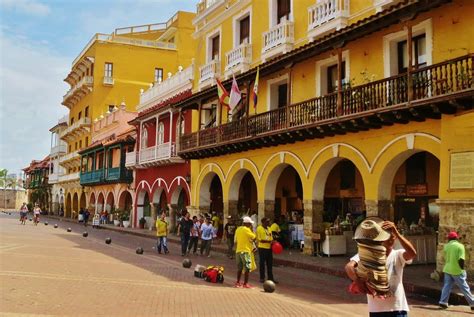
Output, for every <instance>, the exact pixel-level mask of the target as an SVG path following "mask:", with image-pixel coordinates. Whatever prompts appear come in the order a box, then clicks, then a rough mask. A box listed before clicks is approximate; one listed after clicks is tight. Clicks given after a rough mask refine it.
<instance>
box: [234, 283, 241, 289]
mask: <svg viewBox="0 0 474 317" xmlns="http://www.w3.org/2000/svg"><path fill="white" fill-rule="evenodd" d="M234 287H235V288H242V284H241V283H240V282H235V284H234Z"/></svg>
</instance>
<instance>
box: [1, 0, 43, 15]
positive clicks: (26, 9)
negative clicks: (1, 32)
mask: <svg viewBox="0 0 474 317" xmlns="http://www.w3.org/2000/svg"><path fill="white" fill-rule="evenodd" d="M0 4H1V6H2V8H4V9H6V10H14V11H17V12H19V13H25V14H29V15H35V16H46V15H48V14H49V13H50V12H51V9H50V7H48V6H47V5H46V4H44V3H40V2H38V1H36V0H2V1H0Z"/></svg>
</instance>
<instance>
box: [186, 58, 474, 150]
mask: <svg viewBox="0 0 474 317" xmlns="http://www.w3.org/2000/svg"><path fill="white" fill-rule="evenodd" d="M473 64H474V54H469V55H466V56H462V57H458V58H455V59H452V60H448V61H446V62H442V63H438V64H435V65H431V66H427V67H423V68H420V69H418V70H414V71H412V72H411V74H410V75H408V74H402V75H398V76H393V77H389V78H385V79H382V80H378V81H374V82H370V83H368V84H364V85H360V86H355V87H346V88H345V89H343V90H341V91H339V92H335V93H332V94H328V95H325V96H321V97H316V98H313V99H309V100H306V101H303V102H300V103H297V104H292V105H290V106H287V107H283V108H280V109H276V110H271V111H267V112H263V113H260V114H257V115H254V116H250V117H248V118H242V119H240V120H237V121H233V122H229V123H226V124H223V125H220V126H217V127H212V128H208V129H204V130H201V131H198V132H194V133H191V134H186V135H183V136H182V137H181V142H180V148H179V153H178V154H179V156H181V157H182V158H184V159H199V158H204V157H212V156H218V155H224V154H229V153H234V152H241V151H246V150H251V149H255V148H260V147H267V146H274V145H278V144H287V143H294V142H296V141H303V140H306V139H314V138H323V137H325V136H333V135H336V134H346V133H348V132H358V131H365V130H369V129H374V128H381V127H382V126H384V125H393V124H394V123H408V122H410V121H424V120H425V119H426V118H432V119H440V118H441V114H454V113H456V111H458V110H463V109H470V108H472V105H473V99H474V98H473V97H474V67H473Z"/></svg>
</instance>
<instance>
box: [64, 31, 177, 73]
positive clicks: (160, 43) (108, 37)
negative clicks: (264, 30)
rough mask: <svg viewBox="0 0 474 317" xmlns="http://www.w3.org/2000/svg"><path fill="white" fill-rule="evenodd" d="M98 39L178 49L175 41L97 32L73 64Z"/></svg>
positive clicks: (74, 62)
mask: <svg viewBox="0 0 474 317" xmlns="http://www.w3.org/2000/svg"><path fill="white" fill-rule="evenodd" d="M96 41H99V42H109V43H121V44H128V45H136V46H144V47H154V48H161V49H169V50H176V44H175V43H169V42H163V41H156V40H145V39H137V38H133V37H126V36H118V35H115V34H103V33H97V34H95V35H94V36H93V37H92V38H91V39H90V40H89V42H88V43H87V45H86V46H85V47H84V48H83V49H82V51H81V52H80V53H79V55H78V56H77V57H76V58H75V59H74V61H73V62H72V65H73V66H74V65H76V63H77V62H79V60H80V59H81V58H82V56H84V54H85V53H86V52H87V51H88V50H89V48H91V46H92V45H93V44H94V43H95V42H96Z"/></svg>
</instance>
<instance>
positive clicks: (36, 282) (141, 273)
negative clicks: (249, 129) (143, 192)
mask: <svg viewBox="0 0 474 317" xmlns="http://www.w3.org/2000/svg"><path fill="white" fill-rule="evenodd" d="M49 223H50V225H49V226H44V225H43V224H41V225H39V226H38V227H34V226H33V225H31V223H28V224H27V225H26V226H21V225H19V224H18V222H17V220H16V217H15V218H12V217H5V216H3V215H0V232H1V233H0V234H1V239H0V258H1V259H2V261H1V262H0V291H1V294H2V295H1V300H0V315H2V316H26V315H34V316H40V315H67V316H132V315H133V316H185V315H186V316H209V315H216V314H218V315H221V316H231V315H239V316H250V315H255V314H256V312H260V313H261V312H265V313H266V314H272V315H275V316H282V315H286V316H294V315H299V316H301V315H302V316H306V315H307V316H336V315H337V316H360V315H365V314H366V305H365V304H364V301H365V299H364V298H362V297H360V296H359V297H354V296H349V295H348V294H347V292H345V291H344V290H343V289H344V288H345V287H346V286H347V280H345V279H341V278H338V277H334V276H329V275H324V274H310V275H308V274H302V273H303V272H304V271H302V270H296V269H292V268H276V269H275V271H276V272H275V273H276V274H277V276H279V279H280V281H281V284H279V285H278V290H277V292H276V293H273V294H266V293H263V292H262V291H261V289H260V288H255V289H253V290H243V289H234V288H232V287H231V284H232V282H233V281H234V274H235V272H233V270H235V268H234V267H235V265H234V264H233V262H230V261H229V260H227V259H226V258H225V257H223V256H221V255H219V254H216V255H214V256H213V258H211V259H207V258H201V257H195V258H192V260H193V262H195V263H197V262H199V263H201V264H208V263H216V262H219V263H218V264H224V265H225V267H226V282H225V283H224V284H223V285H216V284H208V283H206V282H204V281H202V280H200V279H197V278H194V277H193V274H192V270H189V269H184V268H182V267H181V260H182V257H181V256H177V255H171V256H157V255H156V254H155V253H154V252H153V249H152V247H153V245H154V241H153V240H151V239H149V238H142V237H137V236H131V235H124V234H119V233H115V232H111V231H107V230H97V229H92V228H88V229H87V230H88V232H89V237H88V238H83V237H82V235H81V232H82V231H84V228H83V227H81V226H79V225H77V224H72V223H65V222H58V223H59V225H60V228H58V229H54V227H53V226H52V224H53V223H54V221H49ZM68 226H70V227H71V228H72V229H73V232H72V233H67V232H66V230H65V228H67V227H68ZM106 236H111V237H112V239H113V242H112V244H111V245H106V244H105V243H104V238H105V237H106ZM138 245H140V246H143V247H144V249H145V254H144V255H142V256H138V255H136V254H135V253H134V249H135V247H136V246H138ZM171 248H172V253H175V254H176V253H177V252H178V246H177V245H172V246H171ZM7 259H8V260H7ZM216 264H217V263H216ZM253 277H254V279H255V277H256V274H253ZM253 281H255V280H253ZM410 303H412V305H413V307H414V313H416V314H413V315H415V316H428V315H430V316H432V315H435V316H448V315H449V313H448V312H442V311H438V310H437V309H436V307H435V306H434V305H427V303H426V302H424V301H420V300H419V299H413V300H411V299H410ZM464 308H466V307H454V308H452V309H451V311H450V313H453V312H459V313H461V312H468V311H467V310H466V309H464Z"/></svg>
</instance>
